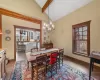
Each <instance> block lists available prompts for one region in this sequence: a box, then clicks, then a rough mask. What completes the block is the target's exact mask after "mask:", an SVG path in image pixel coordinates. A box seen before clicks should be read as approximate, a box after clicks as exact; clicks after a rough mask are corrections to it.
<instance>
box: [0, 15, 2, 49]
mask: <svg viewBox="0 0 100 80" xmlns="http://www.w3.org/2000/svg"><path fill="white" fill-rule="evenodd" d="M0 30H1V31H2V15H1V14H0ZM0 48H2V34H0Z"/></svg>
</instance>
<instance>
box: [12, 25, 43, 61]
mask: <svg viewBox="0 0 100 80" xmlns="http://www.w3.org/2000/svg"><path fill="white" fill-rule="evenodd" d="M16 28H22V29H28V30H33V31H40V47H41V46H42V29H41V28H42V25H41V24H40V29H35V28H29V27H23V26H18V25H14V59H15V60H16Z"/></svg>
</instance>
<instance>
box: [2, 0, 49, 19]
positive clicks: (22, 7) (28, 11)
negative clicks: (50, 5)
mask: <svg viewBox="0 0 100 80" xmlns="http://www.w3.org/2000/svg"><path fill="white" fill-rule="evenodd" d="M0 7H2V8H5V9H8V10H12V11H15V12H18V13H21V14H24V15H27V16H31V17H33V18H37V19H41V20H47V19H48V17H47V15H46V14H44V13H42V10H41V8H40V7H39V6H38V5H37V4H36V2H35V1H34V0H0Z"/></svg>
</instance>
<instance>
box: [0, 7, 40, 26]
mask: <svg viewBox="0 0 100 80" xmlns="http://www.w3.org/2000/svg"><path fill="white" fill-rule="evenodd" d="M0 14H2V15H6V16H10V17H14V18H18V19H22V20H26V21H30V22H34V23H37V24H40V23H41V20H38V19H35V18H32V17H28V16H25V15H23V14H19V13H16V12H13V11H10V10H6V9H3V8H0Z"/></svg>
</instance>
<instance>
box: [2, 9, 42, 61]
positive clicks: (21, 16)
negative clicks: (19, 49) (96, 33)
mask: <svg viewBox="0 0 100 80" xmlns="http://www.w3.org/2000/svg"><path fill="white" fill-rule="evenodd" d="M2 15H6V16H10V17H14V18H17V19H21V20H25V21H29V22H33V23H37V24H40V35H41V37H40V45H42V20H39V19H36V18H32V17H28V16H25V15H23V14H19V13H17V12H13V11H10V10H7V9H3V8H0V29H2ZM14 31H15V28H14ZM14 34H15V32H14ZM15 39H16V38H14V41H15ZM14 45H15V42H14ZM0 48H2V35H0ZM14 49H15V48H14ZM15 53H16V52H15V50H14V54H15ZM14 58H15V59H16V57H15V55H14Z"/></svg>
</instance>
